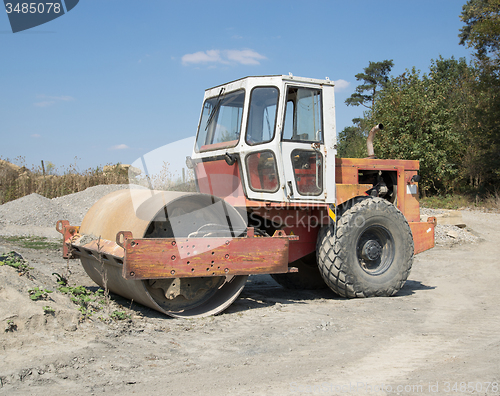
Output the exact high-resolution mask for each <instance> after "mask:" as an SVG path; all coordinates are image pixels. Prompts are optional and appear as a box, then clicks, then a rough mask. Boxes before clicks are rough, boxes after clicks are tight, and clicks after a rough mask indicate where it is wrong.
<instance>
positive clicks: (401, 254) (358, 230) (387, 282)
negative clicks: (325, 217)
mask: <svg viewBox="0 0 500 396" xmlns="http://www.w3.org/2000/svg"><path fill="white" fill-rule="evenodd" d="M391 206H392V205H391V204H387V203H386V202H384V201H382V200H380V201H379V200H371V202H369V203H368V204H367V205H366V206H364V207H362V206H360V207H357V206H354V207H353V208H352V210H351V211H352V215H351V216H349V221H348V222H346V223H345V224H343V228H344V229H343V230H342V232H346V233H348V234H349V239H348V242H347V243H346V244H345V246H343V247H342V249H341V252H339V254H340V255H341V256H342V261H343V264H344V265H343V268H342V270H343V272H344V273H345V274H346V280H347V283H350V284H352V285H353V287H354V291H355V293H359V292H363V294H365V295H366V296H369V295H376V294H379V293H380V291H381V290H388V289H390V288H394V284H395V283H398V282H401V281H404V280H406V278H405V275H407V272H408V271H409V268H408V266H410V267H411V259H412V254H411V253H410V252H409V251H410V247H411V248H413V239H412V238H411V231H410V229H409V226H408V223H407V222H406V219H405V218H404V216H402V214H401V215H400V213H398V212H399V211H398V210H397V209H396V208H395V207H394V206H392V208H391ZM401 220H404V221H401ZM373 226H378V227H382V228H383V229H384V230H386V231H387V232H388V234H389V235H390V236H391V237H392V240H393V243H394V256H393V257H392V262H391V263H390V265H389V267H388V268H387V269H386V270H385V271H384V272H382V273H380V274H371V273H368V272H366V271H365V270H364V269H363V268H362V267H361V265H360V263H359V260H358V254H357V249H356V247H357V243H358V240H359V238H360V237H361V235H362V234H363V233H364V232H365V231H366V230H367V229H368V228H370V227H373Z"/></svg>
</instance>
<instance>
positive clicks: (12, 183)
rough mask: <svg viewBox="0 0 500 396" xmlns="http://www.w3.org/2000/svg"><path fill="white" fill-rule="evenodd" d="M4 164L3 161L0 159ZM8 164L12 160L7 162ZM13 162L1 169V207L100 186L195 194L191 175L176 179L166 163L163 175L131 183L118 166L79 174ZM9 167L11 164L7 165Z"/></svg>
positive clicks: (74, 171) (142, 178)
mask: <svg viewBox="0 0 500 396" xmlns="http://www.w3.org/2000/svg"><path fill="white" fill-rule="evenodd" d="M0 160H1V158H0ZM5 161H8V162H9V163H12V162H13V161H10V160H9V159H6V160H5ZM14 162H17V163H20V165H19V166H13V167H9V166H5V164H4V166H0V205H1V204H4V203H6V202H9V201H13V200H15V199H18V198H21V197H24V196H25V195H29V194H33V193H36V194H40V195H42V196H44V197H46V198H56V197H60V196H63V195H67V194H72V193H76V192H79V191H83V190H85V189H87V188H89V187H93V186H97V185H101V184H129V182H131V183H134V184H140V185H144V186H149V184H150V182H151V184H152V186H153V188H155V189H159V190H176V191H196V188H195V182H194V175H193V174H192V172H189V171H188V173H187V174H186V175H184V177H176V175H175V174H172V173H171V172H169V170H168V164H167V163H164V165H163V168H162V171H161V172H160V174H158V175H153V176H152V177H151V178H149V181H148V178H146V177H144V176H142V177H141V176H138V177H134V178H133V179H132V180H129V176H128V172H127V171H126V170H124V169H123V168H121V167H120V166H119V164H117V165H111V166H110V167H111V170H109V167H106V168H107V170H106V171H104V170H103V167H100V166H99V167H96V168H92V169H87V170H85V171H83V172H82V171H79V170H78V169H77V168H76V166H74V165H72V166H69V167H68V168H66V169H56V168H55V166H54V165H53V164H51V163H50V162H49V163H47V165H45V166H44V167H43V168H42V166H39V167H34V166H33V167H32V168H31V169H28V168H27V167H26V166H23V158H16V160H14ZM8 165H10V164H8Z"/></svg>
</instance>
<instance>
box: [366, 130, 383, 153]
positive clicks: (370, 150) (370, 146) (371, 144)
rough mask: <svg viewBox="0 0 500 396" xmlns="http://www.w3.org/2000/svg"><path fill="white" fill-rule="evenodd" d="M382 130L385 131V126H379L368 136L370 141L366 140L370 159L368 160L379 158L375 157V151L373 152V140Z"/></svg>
mask: <svg viewBox="0 0 500 396" xmlns="http://www.w3.org/2000/svg"><path fill="white" fill-rule="evenodd" d="M382 129H384V126H383V125H382V124H377V125H375V126H374V127H373V128H372V130H371V131H370V133H369V134H368V139H366V149H367V150H368V157H366V158H372V159H373V158H377V156H376V155H375V151H373V138H374V137H375V133H376V132H377V131H381V130H382Z"/></svg>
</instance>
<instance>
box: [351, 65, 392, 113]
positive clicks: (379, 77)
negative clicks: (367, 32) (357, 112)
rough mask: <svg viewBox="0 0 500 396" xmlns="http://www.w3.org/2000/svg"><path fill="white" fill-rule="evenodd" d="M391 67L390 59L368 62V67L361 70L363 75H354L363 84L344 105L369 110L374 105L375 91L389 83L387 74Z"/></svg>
mask: <svg viewBox="0 0 500 396" xmlns="http://www.w3.org/2000/svg"><path fill="white" fill-rule="evenodd" d="M393 66H394V63H393V62H392V59H391V60H384V61H382V62H370V63H369V65H368V67H365V68H364V69H363V70H364V72H363V73H358V74H356V76H355V77H356V80H357V81H362V82H363V83H362V84H361V85H358V86H357V87H356V92H354V93H353V94H352V95H351V96H350V97H349V98H347V99H346V101H345V103H346V104H347V105H348V106H359V105H362V106H365V107H366V108H367V109H370V110H371V109H372V108H373V106H374V104H375V98H376V94H377V91H378V90H380V89H383V88H384V87H385V85H386V84H387V82H388V81H389V73H390V71H391V68H392V67H393Z"/></svg>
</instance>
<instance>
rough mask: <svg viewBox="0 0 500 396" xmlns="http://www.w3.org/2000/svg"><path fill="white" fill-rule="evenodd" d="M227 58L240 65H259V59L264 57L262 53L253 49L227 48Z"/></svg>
mask: <svg viewBox="0 0 500 396" xmlns="http://www.w3.org/2000/svg"><path fill="white" fill-rule="evenodd" d="M226 55H227V58H228V59H229V60H232V61H235V62H238V63H241V64H242V65H259V64H260V62H259V60H260V59H266V57H265V56H264V55H261V54H259V53H257V52H255V51H252V50H249V49H245V50H241V51H240V50H228V51H226Z"/></svg>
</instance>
